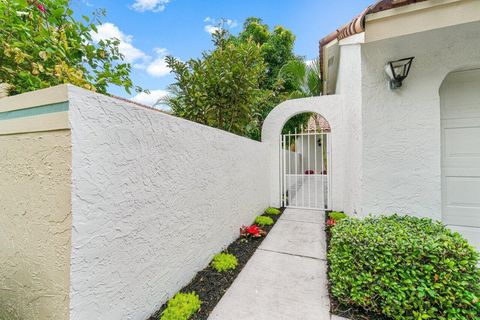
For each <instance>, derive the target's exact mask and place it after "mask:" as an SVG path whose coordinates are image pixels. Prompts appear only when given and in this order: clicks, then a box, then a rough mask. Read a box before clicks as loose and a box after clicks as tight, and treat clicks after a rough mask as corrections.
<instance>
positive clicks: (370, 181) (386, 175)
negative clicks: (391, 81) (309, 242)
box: [361, 22, 480, 220]
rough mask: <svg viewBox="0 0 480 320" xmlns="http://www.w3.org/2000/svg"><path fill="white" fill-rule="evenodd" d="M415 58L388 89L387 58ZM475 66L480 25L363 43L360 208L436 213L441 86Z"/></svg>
mask: <svg viewBox="0 0 480 320" xmlns="http://www.w3.org/2000/svg"><path fill="white" fill-rule="evenodd" d="M410 56H414V57H415V60H414V62H413V65H412V69H411V71H410V75H409V76H408V78H407V79H406V80H405V82H404V86H403V88H401V89H399V90H395V91H391V90H389V89H388V87H387V81H386V78H385V73H384V71H383V67H384V64H385V63H386V62H387V61H390V60H395V59H399V58H405V57H410ZM478 66H480V23H479V22H474V23H468V24H463V25H458V26H455V27H449V28H443V29H437V30H434V31H427V32H421V33H417V34H413V35H408V36H402V37H397V38H392V39H388V40H382V41H376V42H371V43H366V44H364V45H362V75H363V76H362V110H363V112H362V117H363V145H364V150H363V160H362V167H363V196H362V198H363V200H362V207H361V212H362V213H363V214H368V213H376V214H378V213H394V212H397V213H404V214H415V215H419V216H427V217H431V218H435V219H438V220H440V219H441V167H440V165H441V158H440V157H441V153H440V149H441V145H440V100H439V88H440V85H441V83H442V81H443V79H444V78H445V76H446V75H447V74H448V73H449V72H451V71H453V70H457V69H459V68H469V67H478Z"/></svg>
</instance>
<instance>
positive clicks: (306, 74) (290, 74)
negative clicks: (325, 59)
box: [279, 59, 322, 99]
mask: <svg viewBox="0 0 480 320" xmlns="http://www.w3.org/2000/svg"><path fill="white" fill-rule="evenodd" d="M279 78H280V79H281V80H283V83H284V85H285V86H286V87H288V88H289V89H293V90H291V94H290V99H295V98H304V97H312V96H319V95H320V93H321V88H322V81H321V78H320V62H319V61H318V59H314V60H311V61H303V60H299V59H295V60H291V61H290V62H288V63H287V64H285V65H284V66H283V67H282V68H281V69H280V72H279Z"/></svg>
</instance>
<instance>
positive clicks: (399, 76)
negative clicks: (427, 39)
mask: <svg viewBox="0 0 480 320" xmlns="http://www.w3.org/2000/svg"><path fill="white" fill-rule="evenodd" d="M413 59H414V57H410V58H404V59H400V60H395V61H389V62H388V63H387V64H386V65H385V72H386V73H387V75H388V77H389V78H390V81H389V84H390V89H392V90H394V89H397V88H400V87H401V86H402V83H403V80H405V78H407V76H408V73H409V72H410V68H411V66H412V61H413Z"/></svg>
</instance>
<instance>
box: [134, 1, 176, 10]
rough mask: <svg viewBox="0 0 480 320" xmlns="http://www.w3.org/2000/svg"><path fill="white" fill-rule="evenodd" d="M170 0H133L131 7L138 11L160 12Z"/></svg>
mask: <svg viewBox="0 0 480 320" xmlns="http://www.w3.org/2000/svg"><path fill="white" fill-rule="evenodd" d="M169 2H170V0H135V2H134V3H133V5H132V6H131V8H132V9H133V10H135V11H138V12H145V11H152V12H161V11H163V10H165V6H166V5H167V4H168V3H169Z"/></svg>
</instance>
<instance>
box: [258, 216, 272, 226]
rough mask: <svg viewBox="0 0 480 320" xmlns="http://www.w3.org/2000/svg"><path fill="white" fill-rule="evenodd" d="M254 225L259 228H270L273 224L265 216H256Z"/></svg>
mask: <svg viewBox="0 0 480 320" xmlns="http://www.w3.org/2000/svg"><path fill="white" fill-rule="evenodd" d="M255 223H256V224H258V225H259V226H270V225H272V224H273V219H272V218H270V217H265V216H258V217H256V218H255Z"/></svg>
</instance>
